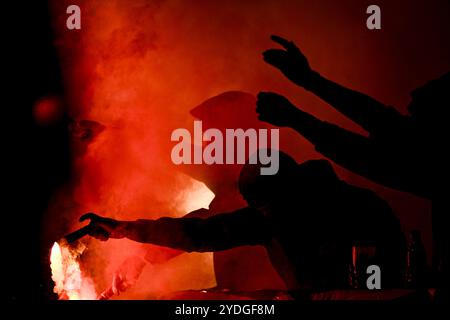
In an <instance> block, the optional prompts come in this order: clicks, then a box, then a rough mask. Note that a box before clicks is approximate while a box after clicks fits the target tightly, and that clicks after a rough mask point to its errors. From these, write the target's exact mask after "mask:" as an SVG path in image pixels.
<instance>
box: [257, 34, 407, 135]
mask: <svg viewBox="0 0 450 320" xmlns="http://www.w3.org/2000/svg"><path fill="white" fill-rule="evenodd" d="M271 39H272V40H273V41H275V42H276V43H278V44H280V45H281V46H282V47H283V48H284V49H270V50H267V51H265V52H264V53H263V57H264V61H266V62H267V63H268V64H270V65H272V66H274V67H275V68H277V69H279V70H280V71H281V72H282V73H283V74H284V75H285V76H286V77H287V78H288V79H289V80H291V81H292V82H294V83H295V84H297V85H299V86H301V87H303V88H305V89H306V90H308V91H310V92H312V93H314V94H315V95H316V96H318V97H319V98H321V99H322V100H324V101H325V102H327V103H328V104H330V105H331V106H332V107H334V108H335V109H336V110H338V111H339V112H341V113H342V114H344V115H345V116H346V117H348V118H349V119H351V120H352V121H354V122H356V123H358V124H359V125H360V126H361V127H362V128H364V129H365V130H367V131H368V132H370V133H377V132H380V131H381V130H386V127H387V126H390V127H391V128H393V127H395V126H396V124H398V123H399V122H402V121H403V119H404V117H403V116H402V115H401V114H400V113H399V112H398V111H397V110H396V109H394V108H392V107H388V106H385V105H384V104H382V103H380V102H378V101H377V100H375V99H373V98H372V97H370V96H368V95H366V94H363V93H361V92H358V91H355V90H351V89H348V88H346V87H344V86H341V85H339V84H337V83H335V82H333V81H331V80H328V79H326V78H324V77H323V76H321V75H320V74H319V73H317V72H316V71H314V70H313V69H312V68H311V67H310V65H309V63H308V60H307V58H306V57H305V55H304V54H303V53H302V52H301V51H300V49H299V48H298V47H297V46H296V45H295V44H294V43H293V42H291V41H288V40H286V39H283V38H281V37H278V36H272V37H271Z"/></svg>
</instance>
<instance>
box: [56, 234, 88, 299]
mask: <svg viewBox="0 0 450 320" xmlns="http://www.w3.org/2000/svg"><path fill="white" fill-rule="evenodd" d="M85 249H86V247H85V246H83V245H79V246H78V247H77V248H71V247H70V246H69V245H65V244H64V243H62V244H61V245H60V244H58V242H55V243H54V244H53V247H52V250H51V254H50V268H51V270H52V280H53V282H54V283H55V287H54V289H53V291H54V292H55V293H56V294H57V295H58V297H59V299H60V300H95V299H96V297H97V294H96V291H95V288H94V283H93V281H92V279H91V278H90V277H88V276H86V275H85V274H83V272H82V271H81V268H80V261H79V259H80V256H81V254H82V253H83V251H84V250H85Z"/></svg>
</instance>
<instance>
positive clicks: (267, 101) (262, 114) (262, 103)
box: [256, 92, 298, 127]
mask: <svg viewBox="0 0 450 320" xmlns="http://www.w3.org/2000/svg"><path fill="white" fill-rule="evenodd" d="M256 112H257V113H258V114H259V116H258V119H259V120H261V121H265V122H268V123H270V124H273V125H275V126H279V127H285V126H290V125H291V124H292V121H293V119H294V118H295V115H296V114H297V113H298V109H297V107H295V106H294V105H293V104H292V103H291V102H290V101H289V100H288V99H286V98H285V97H283V96H282V95H279V94H277V93H273V92H260V93H258V97H257V101H256Z"/></svg>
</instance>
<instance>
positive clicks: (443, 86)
mask: <svg viewBox="0 0 450 320" xmlns="http://www.w3.org/2000/svg"><path fill="white" fill-rule="evenodd" d="M411 96H412V101H411V103H410V104H409V105H408V111H409V113H410V114H411V116H412V118H413V119H414V120H415V121H416V122H417V123H419V124H420V125H425V126H428V127H432V126H435V125H438V123H439V122H441V121H443V120H444V117H443V114H444V112H445V111H446V109H448V107H449V106H450V72H447V73H445V74H444V75H443V76H441V77H439V78H437V79H434V80H431V81H429V82H427V83H426V84H424V85H423V86H421V87H419V88H417V89H415V90H414V91H413V92H411ZM444 110H445V111H444Z"/></svg>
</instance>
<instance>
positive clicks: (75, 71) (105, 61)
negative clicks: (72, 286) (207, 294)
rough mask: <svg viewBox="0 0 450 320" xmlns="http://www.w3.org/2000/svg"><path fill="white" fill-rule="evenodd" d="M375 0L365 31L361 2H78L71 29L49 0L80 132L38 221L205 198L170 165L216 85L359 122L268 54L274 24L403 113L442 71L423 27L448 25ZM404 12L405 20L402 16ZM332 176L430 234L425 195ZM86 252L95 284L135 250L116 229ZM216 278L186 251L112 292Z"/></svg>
mask: <svg viewBox="0 0 450 320" xmlns="http://www.w3.org/2000/svg"><path fill="white" fill-rule="evenodd" d="M381 2H382V3H378V5H380V7H381V8H382V10H384V9H386V10H385V11H383V12H386V14H384V15H383V29H382V30H381V31H374V32H372V31H368V30H367V29H366V28H365V18H366V15H365V6H364V5H363V4H361V3H360V2H357V4H355V3H351V2H349V1H339V2H337V1H331V0H330V1H320V2H319V1H303V2H299V1H284V2H283V1H227V2H219V1H194V2H193V1H162V0H159V1H150V0H137V1H127V0H110V1H93V0H89V1H88V0H79V1H77V3H76V4H78V5H79V6H80V8H81V21H82V22H81V30H68V29H66V27H65V25H66V24H65V22H66V18H67V16H68V15H67V14H66V8H67V6H68V5H71V4H73V2H71V1H66V0H53V1H52V13H53V26H54V30H55V45H56V46H57V48H58V50H59V57H60V62H61V65H62V69H63V76H64V82H65V83H64V84H65V94H66V101H68V102H69V104H68V106H67V109H68V110H67V111H68V114H69V116H70V117H71V118H72V119H73V121H74V122H73V124H72V128H73V126H75V131H74V132H78V131H76V130H88V133H89V134H87V135H83V134H81V135H76V134H75V135H74V139H73V150H74V154H73V167H72V173H73V174H72V179H71V181H69V182H68V183H67V185H65V186H63V187H62V188H61V190H60V191H59V192H58V193H57V194H56V195H55V197H54V200H53V201H52V203H51V204H50V208H49V213H48V216H49V218H48V221H55V225H56V226H58V228H55V229H54V228H47V229H49V230H47V231H46V233H47V235H48V236H52V237H55V238H57V237H58V236H61V235H63V234H64V232H66V231H69V230H72V229H74V228H76V227H77V226H78V225H77V223H76V219H77V218H78V217H79V216H80V215H81V214H82V213H84V212H88V211H94V212H98V213H100V214H104V215H108V216H111V217H115V218H120V219H135V218H138V217H139V218H156V217H159V216H162V215H164V216H180V215H182V214H183V213H186V212H187V211H189V210H192V209H195V208H198V207H201V206H204V205H207V203H208V200H210V199H211V194H210V193H208V190H207V189H206V187H205V186H204V185H202V184H200V183H199V182H196V181H195V180H193V179H191V178H189V177H188V176H186V175H184V174H182V173H181V172H180V171H178V170H177V169H176V168H174V166H173V165H171V162H170V149H171V147H172V146H173V143H171V141H170V133H171V132H172V130H174V129H176V128H179V127H186V128H191V127H192V121H193V117H192V116H191V115H190V113H189V111H190V110H191V109H192V108H193V107H195V106H197V105H199V104H201V103H202V102H203V101H205V100H206V99H208V98H210V97H212V96H215V95H218V94H220V93H222V92H225V91H230V90H240V91H245V92H250V93H252V94H256V93H257V92H258V91H260V90H271V91H277V92H279V93H282V94H285V95H286V96H288V97H289V98H290V99H291V100H292V101H293V102H295V103H297V104H298V105H299V106H302V107H303V108H304V109H305V110H306V111H309V112H311V113H313V114H315V115H317V116H319V117H320V118H322V119H324V120H327V121H332V122H335V123H337V124H340V125H342V126H345V127H348V128H350V129H353V130H357V131H359V132H362V131H361V129H359V128H357V127H356V126H355V125H354V124H352V123H351V122H350V121H348V120H347V119H345V118H344V117H342V116H341V115H339V114H338V113H337V112H335V111H334V110H332V109H331V108H330V107H328V106H326V105H325V104H324V103H322V102H320V101H319V100H318V99H317V98H315V97H312V96H311V95H309V94H308V93H306V92H304V91H303V90H301V89H299V88H296V87H295V86H294V85H292V84H290V83H289V82H288V81H287V80H286V79H284V78H283V77H282V76H281V75H280V74H278V72H277V71H276V70H273V69H272V68H271V67H269V66H267V65H265V64H264V62H263V61H262V58H261V52H262V51H263V50H265V49H267V48H269V47H270V46H272V45H273V44H271V43H270V40H269V35H270V34H274V33H275V34H280V35H284V36H286V37H288V38H291V39H293V40H295V41H296V42H297V43H298V44H299V46H300V47H301V48H302V49H303V50H304V52H305V53H306V54H307V56H308V57H309V58H310V63H311V65H312V66H313V67H314V68H316V69H317V70H319V71H320V72H321V73H323V74H324V75H325V76H327V77H330V78H332V79H334V80H335V81H337V82H340V83H342V84H344V85H349V86H351V87H352V88H355V89H358V90H362V91H364V92H367V93H369V94H371V95H373V96H375V97H377V98H378V99H380V100H381V101H383V102H385V103H387V104H393V105H396V106H399V107H401V108H402V110H404V109H403V107H404V106H405V105H406V103H407V101H408V93H409V91H410V90H411V89H413V88H414V87H415V86H417V85H419V84H421V83H423V82H425V81H426V80H428V79H431V78H433V77H436V76H437V75H439V72H440V70H445V69H446V68H447V69H448V68H449V62H448V61H447V60H446V59H445V57H448V55H449V52H447V54H445V53H442V52H441V53H440V54H439V55H438V56H435V55H433V52H437V51H438V50H439V48H440V47H439V45H440V41H442V40H443V39H445V38H446V39H448V37H445V36H442V38H443V39H441V35H439V34H434V37H428V34H430V33H431V32H434V31H435V30H441V29H442V30H443V29H445V28H440V27H439V24H443V25H445V24H444V23H445V21H446V19H447V18H446V17H445V15H444V14H443V13H440V12H439V11H437V12H433V14H431V13H430V14H429V15H428V16H433V17H434V21H433V22H432V23H431V22H430V23H428V24H427V23H423V24H422V23H421V24H420V25H418V26H416V25H415V23H416V21H423V19H419V20H416V18H417V17H418V16H419V14H420V12H418V10H417V8H413V7H412V6H413V5H411V7H409V5H410V2H404V4H405V5H402V4H393V3H392V2H388V1H385V2H383V1H381ZM437 7H438V6H437ZM430 10H431V9H430ZM405 11H407V12H405ZM407 13H408V14H407ZM405 16H408V17H411V18H410V19H411V20H408V21H405V19H406V18H400V17H405ZM397 21H398V23H397ZM433 23H434V24H433ZM419 29H420V30H419ZM416 31H417V32H416ZM442 32H444V31H442ZM446 32H447V33H448V31H446ZM398 37H400V38H401V39H400V40H399V39H398ZM426 61H432V62H433V63H432V64H430V63H426ZM411 68H414V72H412V71H411V72H410V69H411ZM438 71H439V72H438ZM39 112H40V111H39ZM86 120H88V122H86ZM83 121H84V122H83ZM83 123H84V125H83ZM80 128H81V129H80ZM99 128H101V130H100V129H99ZM89 130H90V131H89ZM82 137H85V138H82ZM281 146H282V148H283V149H285V150H286V151H288V152H290V153H291V154H293V155H294V156H295V157H296V158H297V160H299V161H303V160H306V159H308V158H311V157H318V155H317V154H316V153H314V151H313V148H312V147H311V146H310V145H309V144H308V143H307V142H306V141H305V140H303V139H302V138H301V137H299V136H297V135H296V134H294V133H292V132H290V131H283V132H282V136H281ZM339 173H340V175H341V177H344V178H348V179H350V180H351V181H353V182H354V183H359V184H363V185H366V186H367V185H369V186H371V187H375V188H376V189H377V190H378V191H380V192H381V193H382V195H383V196H385V197H387V198H388V200H393V205H394V209H397V214H398V215H399V216H400V218H401V219H402V222H403V223H404V224H405V226H406V229H409V228H414V227H417V226H423V230H424V232H425V233H426V232H429V226H430V222H429V216H427V215H423V212H424V211H425V212H428V211H427V210H428V204H427V203H425V202H423V201H422V200H420V199H417V198H413V197H410V196H408V195H405V194H401V193H397V192H392V191H390V190H386V189H383V188H381V187H378V186H374V185H372V184H369V183H368V182H367V181H364V180H363V179H361V178H358V177H355V176H353V175H350V174H349V173H348V172H346V171H343V170H340V169H339ZM61 226H64V227H61ZM428 243H429V242H428ZM89 250H90V251H91V252H95V254H92V257H90V259H91V260H92V263H91V264H90V267H91V269H92V273H93V277H94V280H95V281H96V283H97V285H98V286H99V287H100V288H102V287H104V286H107V285H108V282H109V281H110V278H111V274H112V272H113V271H114V268H116V267H117V265H118V264H119V263H120V262H121V260H122V259H123V258H124V257H126V256H127V255H128V254H129V253H130V252H133V251H139V250H141V249H140V246H139V245H137V244H135V243H132V242H131V241H127V240H123V241H108V242H107V243H98V242H95V241H91V242H90V244H89ZM212 285H214V275H213V273H212V266H211V255H210V254H190V255H187V254H186V255H182V256H180V257H178V258H176V259H174V260H173V261H171V262H169V263H168V264H166V265H164V266H162V267H155V268H153V269H152V270H151V272H148V273H147V274H144V276H143V279H142V281H140V282H139V283H138V287H137V289H135V290H134V291H132V292H129V293H126V294H125V295H124V296H122V297H124V298H148V297H155V296H156V295H152V292H153V293H155V292H156V293H157V292H161V291H172V290H180V289H189V288H204V287H208V286H212Z"/></svg>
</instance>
